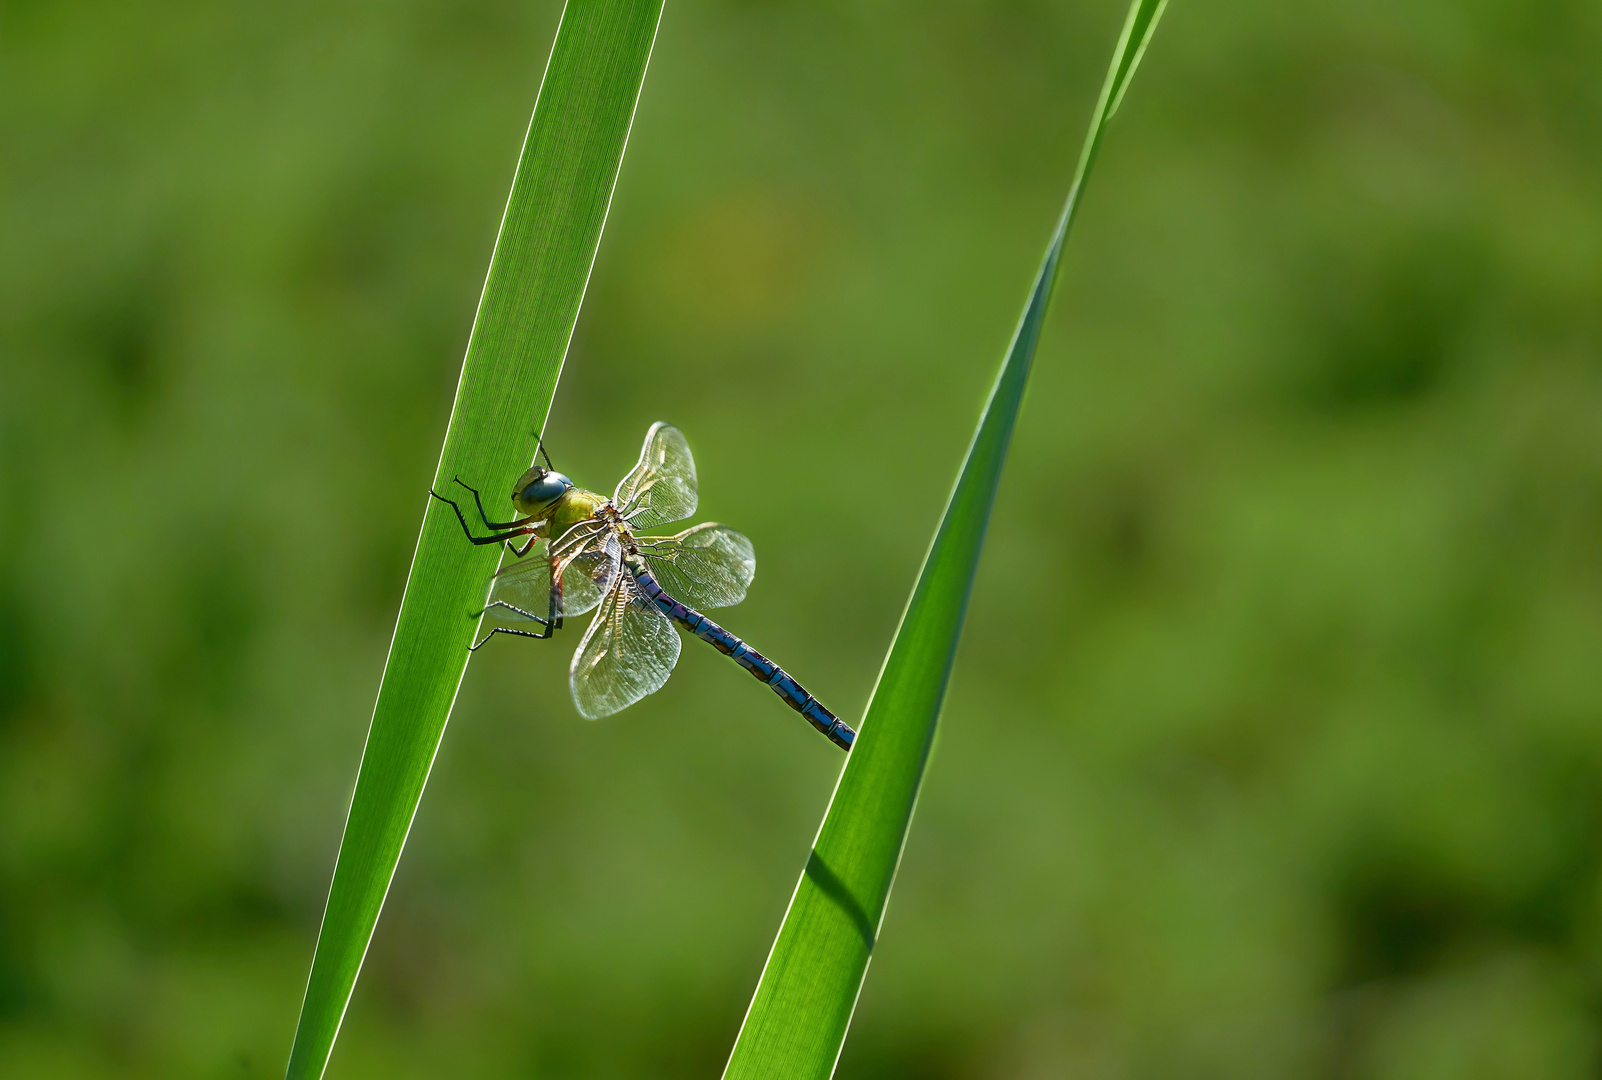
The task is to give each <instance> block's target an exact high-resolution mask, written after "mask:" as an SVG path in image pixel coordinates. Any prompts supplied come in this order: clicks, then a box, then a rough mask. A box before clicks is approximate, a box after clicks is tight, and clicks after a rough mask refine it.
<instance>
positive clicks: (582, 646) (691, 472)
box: [429, 421, 857, 750]
mask: <svg viewBox="0 0 1602 1080" xmlns="http://www.w3.org/2000/svg"><path fill="white" fill-rule="evenodd" d="M540 453H541V454H543V455H544V457H545V465H544V466H541V465H539V464H538V463H537V459H536V464H535V465H534V466H533V467H532V468H530V469H529V470H528V471H527V472H525V473H524V474H523V475H522V477H521V478H519V480H518V481H517V484H516V485H515V486H514V487H513V488H512V506H513V507H514V508H515V509H516V511H517V516H516V517H515V518H513V519H512V520H511V521H491V520H490V519H489V515H488V514H487V513H486V512H485V510H484V501H483V499H482V498H481V497H480V495H479V492H478V490H477V489H476V488H472V487H469V486H468V485H467V484H466V483H464V482H463V481H462V480H461V479H460V478H456V479H455V483H457V484H459V485H460V486H461V487H462V488H464V489H465V490H467V491H468V492H470V493H471V494H472V496H473V502H474V504H475V505H476V506H477V508H478V517H479V520H480V521H482V522H483V523H484V527H485V528H487V529H488V530H489V531H490V533H489V535H488V536H475V535H474V534H473V530H472V528H471V527H469V525H468V521H467V516H466V515H465V514H464V513H463V512H462V508H461V506H460V505H459V504H458V503H457V502H456V500H454V499H448V498H446V497H445V496H443V495H441V494H439V493H438V492H436V491H434V490H433V489H430V490H429V494H430V495H432V496H433V497H434V498H436V499H438V500H440V501H441V502H443V503H446V504H448V505H449V506H450V507H451V509H453V510H454V511H456V519H457V520H458V521H459V522H461V525H462V532H463V533H465V534H466V535H467V538H468V540H470V541H472V542H473V543H474V544H480V545H485V544H505V545H506V547H507V549H508V550H509V551H510V552H511V554H512V555H513V556H514V557H515V561H513V562H512V563H511V564H510V565H508V566H506V567H504V568H503V569H501V570H500V571H499V572H497V573H496V574H495V575H494V576H493V577H492V578H490V581H489V588H488V591H487V592H486V594H485V600H484V610H483V611H481V612H479V614H480V615H484V614H487V615H489V616H491V617H492V618H494V619H495V620H496V621H499V622H509V623H512V624H514V625H512V626H496V627H494V628H492V629H491V630H490V632H489V633H488V634H485V635H484V637H482V638H481V639H479V640H478V641H476V642H475V643H474V644H473V645H472V646H471V648H472V649H473V650H475V651H476V650H477V649H479V648H480V647H482V646H483V645H484V644H486V643H487V642H488V641H489V640H490V639H491V638H493V637H494V636H495V635H496V634H514V635H519V636H522V637H531V638H539V639H542V640H544V639H548V638H550V637H552V636H553V635H554V634H555V633H556V631H558V630H560V629H562V623H563V619H564V618H566V617H571V616H577V615H582V614H584V613H585V612H588V611H590V610H592V609H593V610H595V612H596V615H595V618H594V619H593V620H592V621H591V623H590V625H589V627H588V629H586V630H585V632H584V637H583V639H582V640H581V641H580V642H579V645H578V648H577V649H576V650H575V651H574V653H573V662H572V664H571V665H570V667H569V669H568V685H569V687H570V688H571V690H572V693H573V704H574V705H575V706H576V707H577V709H578V711H579V714H580V715H581V716H584V717H586V718H588V719H591V720H597V719H600V718H601V717H603V716H610V715H612V714H613V713H616V712H619V711H621V710H622V709H626V708H627V707H628V706H630V705H632V704H634V703H635V702H636V701H639V700H640V699H641V698H643V697H645V696H646V695H648V694H654V693H655V692H656V691H658V690H660V689H661V688H662V685H663V684H664V683H666V682H667V679H668V676H669V675H671V674H672V673H673V666H674V665H675V664H676V663H678V659H679V650H680V638H679V635H678V634H677V633H676V632H675V631H674V629H673V626H674V624H677V625H678V626H680V627H682V628H683V629H684V630H686V631H687V632H689V633H690V634H692V635H693V636H695V637H698V638H700V639H701V640H702V641H705V642H706V643H707V644H709V645H711V646H712V647H713V648H714V649H717V650H718V652H720V653H722V654H723V655H725V656H727V657H728V658H729V659H731V660H733V661H734V662H735V663H736V664H739V665H740V666H741V667H743V668H744V669H745V670H746V671H749V672H750V673H751V674H752V675H754V676H755V677H756V678H758V679H760V680H761V681H762V682H764V683H766V684H767V685H768V686H769V687H770V688H771V689H772V690H773V692H774V693H776V694H778V695H779V698H780V699H781V700H782V701H783V702H784V703H785V704H786V705H788V706H790V708H792V709H794V710H795V711H796V712H798V713H800V714H801V715H802V716H803V717H805V718H806V719H807V720H808V721H809V722H810V723H811V724H812V726H813V727H814V728H816V729H817V730H818V731H820V732H822V733H823V735H824V736H826V737H827V738H828V739H829V741H830V742H832V743H834V744H835V745H836V746H838V747H840V748H841V749H842V750H850V749H851V747H852V744H853V743H855V742H856V738H857V733H856V731H854V730H853V729H852V728H851V727H850V726H849V725H847V724H846V723H845V722H844V721H842V720H841V719H840V718H839V717H837V716H836V715H835V714H834V713H832V712H830V711H829V710H828V709H826V708H824V706H823V703H822V702H820V701H818V699H817V698H815V697H813V696H812V695H811V694H809V693H808V692H807V691H806V689H805V688H803V687H802V686H801V684H800V683H798V682H796V680H795V679H794V678H792V677H791V676H790V675H789V674H788V673H786V672H785V670H784V669H783V668H781V667H780V666H779V665H778V664H775V663H774V662H773V661H771V660H769V659H768V658H767V657H766V656H763V655H762V654H761V653H759V652H757V651H756V650H755V649H753V648H751V646H749V645H747V644H746V643H745V642H744V641H741V640H740V639H739V638H738V637H736V636H735V635H734V634H732V633H730V632H729V631H727V630H725V629H724V628H723V627H721V626H719V625H718V624H717V623H715V622H713V621H712V620H711V619H709V618H707V617H706V616H705V615H703V614H701V612H700V611H699V610H698V609H699V608H719V607H730V606H732V605H734V604H738V603H739V602H740V601H742V600H744V599H745V594H746V590H747V589H748V588H749V587H750V585H751V580H752V578H753V577H755V576H756V554H755V552H754V550H753V549H752V547H751V541H750V540H748V539H746V537H744V536H743V535H741V534H740V533H738V532H735V531H734V530H733V529H731V528H729V527H728V526H727V525H720V524H718V523H717V522H706V523H703V524H700V525H695V526H693V527H691V528H688V529H685V530H684V531H683V532H680V533H677V534H675V535H672V536H654V535H648V534H647V530H651V529H656V528H659V527H661V526H664V525H670V524H672V523H675V522H680V521H684V520H686V519H687V518H689V517H691V516H692V515H693V514H694V513H695V507H696V501H697V489H696V477H695V459H694V458H693V457H692V456H691V454H690V446H689V443H688V442H686V441H685V438H684V433H683V432H681V431H680V430H679V429H678V428H676V427H674V426H673V425H672V424H667V423H663V422H661V421H658V422H657V423H655V424H652V425H651V429H650V431H648V432H646V435H645V445H644V446H643V447H642V448H641V450H640V460H639V462H638V463H637V464H636V465H635V466H634V468H633V469H631V470H629V473H628V475H627V476H625V477H623V479H622V480H621V481H619V482H618V485H617V487H616V489H614V490H613V492H612V496H611V498H607V497H606V496H605V495H601V494H598V493H596V492H593V491H586V490H585V489H583V488H581V487H579V486H577V485H576V484H574V483H573V481H572V480H570V479H568V478H567V477H566V476H564V475H563V474H562V473H559V472H557V471H556V469H555V468H554V467H553V466H552V465H551V459H550V455H549V454H546V453H545V447H544V444H543V443H541V444H540ZM524 537H526V538H527V539H526V541H524V542H523V543H522V546H518V544H517V541H519V540H521V539H522V538H524ZM528 626H533V627H535V629H524V628H523V627H528Z"/></svg>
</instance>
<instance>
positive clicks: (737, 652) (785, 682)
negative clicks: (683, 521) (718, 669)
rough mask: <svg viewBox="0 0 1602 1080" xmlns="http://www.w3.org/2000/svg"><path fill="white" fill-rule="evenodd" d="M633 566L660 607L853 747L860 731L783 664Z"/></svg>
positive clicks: (833, 736) (827, 733) (833, 738)
mask: <svg viewBox="0 0 1602 1080" xmlns="http://www.w3.org/2000/svg"><path fill="white" fill-rule="evenodd" d="M631 569H632V570H633V572H634V578H635V580H636V581H638V582H639V585H640V592H641V593H643V594H644V595H645V598H646V599H647V600H649V601H651V603H652V604H653V605H655V606H656V609H657V610H658V611H660V612H661V613H662V614H664V615H666V616H667V617H668V618H670V619H672V620H673V621H674V622H676V623H678V624H679V625H680V626H682V627H684V629H686V630H688V631H689V632H690V633H692V634H694V635H695V636H696V637H698V638H700V639H701V640H702V641H704V642H706V643H707V644H709V645H711V646H712V647H713V648H714V649H716V650H717V651H718V652H720V653H722V654H723V655H724V656H727V657H728V658H729V659H731V660H733V661H734V662H735V663H736V664H739V665H740V666H741V667H743V668H745V670H747V671H749V672H750V673H751V674H752V675H753V676H755V677H756V678H758V679H760V680H762V681H763V682H765V683H767V684H768V686H769V687H771V688H772V690H773V692H774V693H775V694H778V695H779V697H780V698H782V699H783V701H784V703H785V704H786V705H788V706H790V708H792V709H794V710H795V711H796V712H798V713H800V714H801V715H802V716H804V717H806V718H807V720H808V722H810V723H811V724H812V726H813V727H815V728H817V729H818V730H819V731H820V732H822V733H823V734H824V735H825V736H827V737H828V739H829V741H830V742H832V743H834V744H835V745H836V746H838V747H840V748H841V749H842V750H850V749H851V745H852V744H853V743H854V742H856V740H857V733H856V732H855V731H854V730H853V729H852V728H851V727H850V725H848V724H846V723H845V721H843V720H841V719H840V718H839V717H838V716H835V715H834V713H832V712H830V711H829V710H828V709H826V708H824V707H823V703H822V702H820V701H819V700H818V699H817V698H815V697H813V696H812V695H811V694H809V693H807V691H806V688H805V687H803V686H802V685H801V684H800V683H798V682H796V681H795V679H793V678H792V677H791V676H790V675H789V674H788V673H786V672H785V670H784V669H783V668H781V667H780V666H779V665H778V664H775V663H774V662H773V661H772V660H769V659H768V658H767V657H766V656H763V655H762V654H761V653H759V652H757V651H756V650H755V649H753V648H751V646H749V645H747V644H746V643H745V642H743V641H741V640H740V639H739V638H737V637H735V636H734V635H733V634H731V633H729V632H728V631H727V630H725V629H723V627H721V626H719V625H718V624H717V623H715V622H713V621H712V620H711V619H709V618H707V617H706V616H705V615H702V614H701V613H700V612H699V611H696V610H695V609H694V608H692V607H690V606H688V605H687V604H682V603H680V602H679V601H677V600H675V599H673V597H671V596H669V595H668V594H667V593H666V592H663V591H662V586H661V585H658V584H657V581H656V579H655V578H654V577H652V576H651V572H650V571H649V570H647V569H646V568H645V567H644V566H643V565H640V563H633V564H632V565H631Z"/></svg>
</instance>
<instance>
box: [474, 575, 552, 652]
mask: <svg viewBox="0 0 1602 1080" xmlns="http://www.w3.org/2000/svg"><path fill="white" fill-rule="evenodd" d="M550 595H551V607H550V610H549V611H548V612H547V613H546V615H545V617H544V618H541V617H540V616H538V615H536V614H534V613H533V612H532V611H524V610H523V609H522V608H520V607H518V606H517V605H516V604H509V603H507V602H506V601H505V600H492V601H490V602H489V603H488V604H486V605H485V606H484V608H483V610H481V611H477V612H474V613H473V614H472V615H470V616H468V618H471V619H477V618H480V617H482V616H483V615H484V614H485V613H487V612H488V611H490V609H492V608H498V607H502V608H505V609H506V610H507V611H515V612H517V613H518V614H519V615H521V616H522V617H523V618H525V619H528V620H530V621H532V622H537V623H539V624H540V625H541V626H543V627H544V628H545V632H544V633H543V634H542V633H539V632H538V631H535V630H516V629H513V628H512V627H510V626H496V627H493V628H491V630H490V632H489V633H487V634H485V635H484V636H483V637H481V638H479V639H478V641H476V642H474V643H473V644H472V645H469V646H468V647H467V651H468V652H477V651H478V650H479V648H480V647H481V646H482V645H483V644H484V643H485V642H487V641H489V639H490V638H492V637H494V636H495V635H496V634H516V635H517V636H518V637H529V638H533V639H534V640H535V641H548V640H550V638H552V637H554V636H555V634H556V632H557V631H558V630H560V629H562V584H561V580H560V579H558V580H557V581H555V582H553V583H552V584H551V594H550Z"/></svg>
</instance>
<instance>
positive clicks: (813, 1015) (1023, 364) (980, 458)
mask: <svg viewBox="0 0 1602 1080" xmlns="http://www.w3.org/2000/svg"><path fill="white" fill-rule="evenodd" d="M1164 3H1165V0H1134V2H1133V3H1132V4H1131V5H1130V10H1129V17H1128V18H1127V20H1126V21H1125V24H1124V30H1123V34H1122V36H1121V38H1120V40H1119V43H1118V47H1117V49H1116V50H1115V52H1114V56H1113V61H1112V64H1111V66H1110V67H1109V69H1108V72H1107V79H1106V81H1105V83H1104V84H1103V86H1102V92H1101V97H1100V100H1099V101H1098V102H1097V106H1096V111H1095V114H1094V117H1093V119H1092V121H1091V124H1090V130H1089V132H1088V133H1087V135H1086V137H1085V143H1084V150H1083V152H1082V153H1081V155H1080V159H1079V167H1078V170H1077V172H1076V174H1075V176H1074V180H1073V185H1072V187H1071V188H1070V189H1069V193H1068V198H1067V202H1066V203H1065V205H1064V206H1063V210H1062V214H1061V216H1060V217H1059V218H1058V220H1057V225H1056V228H1055V229H1054V230H1053V232H1052V237H1051V241H1050V243H1049V245H1048V246H1047V249H1046V254H1045V258H1044V259H1043V260H1042V262H1041V266H1040V271H1039V274H1038V275H1037V276H1036V278H1035V283H1034V286H1033V288H1032V289H1031V290H1030V294H1029V299H1028V302H1027V303H1026V305H1025V307H1024V311H1023V316H1022V318H1021V319H1020V320H1019V322H1018V327H1017V330H1016V331H1015V333H1014V335H1013V339H1012V342H1011V344H1010V345H1009V347H1008V349H1007V353H1006V356H1005V358H1004V359H1003V361H1002V365H1001V371H1000V373H999V375H998V376H997V378H996V382H995V385H994V387H993V389H992V390H991V394H990V399H989V401H988V403H987V404H986V405H985V409H984V413H983V415H982V417H981V419H980V422H979V428H978V431H977V432H976V433H975V435H974V438H973V442H972V443H971V444H970V446H969V448H968V454H967V458H966V460H965V461H964V462H963V466H962V470H961V472H960V473H959V474H958V478H957V483H956V487H955V488H954V489H953V491H952V494H951V498H950V501H949V502H948V503H947V506H946V512H945V515H944V517H943V518H942V519H941V522H940V527H939V529H938V531H937V532H936V533H935V538H934V542H933V544H932V545H931V546H930V548H929V553H928V555H927V557H926V558H925V560H924V565H923V570H922V572H921V573H920V574H919V576H918V583H917V585H916V586H915V587H914V589H913V593H912V598H911V600H910V601H909V602H908V604H907V610H906V613H905V614H904V615H903V616H902V620H901V626H900V628H899V629H898V630H897V631H896V637H895V641H894V642H893V643H892V645H891V647H890V653H889V655H888V656H887V657H886V659H885V664H884V669H883V671H882V672H881V673H880V676H879V682H878V685H877V686H876V687H875V688H874V692H873V697H872V699H871V700H870V701H869V703H868V709H867V714H866V716H865V717H864V719H863V722H862V730H861V735H860V737H859V738H858V740H857V743H856V746H855V748H854V749H853V750H852V751H851V756H850V758H849V759H847V762H846V765H845V768H844V770H843V771H842V773H841V775H840V781H839V784H838V785H837V786H836V788H835V793H834V797H833V799H832V800H831V802H830V805H829V809H828V811H827V812H826V814H825V815H824V819H823V825H822V827H821V828H820V829H819V832H818V838H817V840H816V841H815V842H814V843H813V846H812V852H811V855H810V856H809V857H808V859H807V865H806V868H805V870H804V871H803V872H802V875H801V880H800V881H799V882H798V883H797V885H796V891H795V894H794V896H793V897H792V898H791V900H790V907H789V910H788V911H787V912H786V913H785V917H784V922H783V924H782V925H781V926H780V928H779V935H778V938H777V939H776V940H775V941H774V944H773V950H772V952H771V953H770V954H769V956H768V962H767V965H766V967H765V968H764V969H763V972H762V978H761V981H760V982H759V983H758V985H757V991H756V995H755V996H754V997H753V999H752V1001H751V1007H750V1009H749V1011H748V1012H747V1013H746V1018H745V1023H744V1025H743V1026H742V1027H741V1029H740V1034H739V1036H738V1038H737V1039H736V1041H735V1044H734V1050H733V1053H732V1054H731V1056H730V1058H729V1064H728V1067H727V1068H726V1069H725V1071H724V1077H725V1078H726V1080H758V1078H763V1080H765V1078H770V1077H771V1078H780V1077H783V1078H786V1080H797V1078H806V1077H814V1078H825V1077H828V1076H830V1075H831V1074H832V1073H833V1072H834V1067H835V1063H836V1061H837V1060H838V1058H839V1054H840V1050H841V1048H842V1046H843V1045H844V1043H845V1036H846V1030H847V1028H848V1027H849V1026H850V1022H851V1013H852V1010H853V1009H854V1008H855V1007H856V1000H857V995H858V994H859V993H860V991H861V988H862V983H863V980H864V978H865V977H866V975H867V969H868V961H869V960H870V959H871V958H872V955H873V947H874V944H875V942H876V940H877V937H878V933H879V927H880V924H881V922H882V921H883V918H884V911H885V906H886V904H887V902H888V900H889V897H890V889H891V886H892V884H893V883H894V881H895V872H896V867H897V865H898V864H899V862H900V859H901V852H902V850H903V847H904V846H905V843H906V836H907V830H908V828H909V826H910V825H911V823H912V814H913V810H914V808H915V806H916V803H917V798H918V790H919V786H920V785H921V783H922V780H923V773H924V766H925V764H926V762H927V761H928V757H929V749H930V747H931V746H932V745H933V743H934V735H935V729H936V725H937V723H938V720H939V716H940V708H941V704H942V703H943V701H944V700H945V693H946V686H947V684H948V682H949V681H950V677H951V666H952V662H953V660H954V658H955V656H956V649H957V642H958V639H959V637H960V635H961V632H962V624H963V620H964V618H965V617H966V614H967V608H968V599H969V595H970V593H971V591H972V588H973V580H974V573H975V571H976V570H977V568H978V563H979V555H980V552H981V550H982V548H983V546H984V539H985V532H986V529H987V527H988V525H989V521H990V511H991V507H992V505H993V504H994V501H995V494H996V488H997V485H998V483H999V482H1000V478H1001V470H1002V466H1003V465H1004V464H1005V463H1006V458H1007V449H1008V446H1009V444H1010V443H1011V440H1012V430H1013V425H1014V423H1015V421H1016V419H1017V416H1018V409H1019V406H1020V404H1021V403H1022V401H1023V394H1024V389H1025V387H1026V386H1027V384H1028V379H1029V369H1030V364H1031V362H1032V360H1033V358H1034V352H1035V345H1036V343H1037V342H1038V341H1039V338H1040V331H1041V327H1042V325H1043V323H1044V320H1045V315H1046V310H1047V307H1048V306H1049V303H1050V300H1051V294H1052V290H1053V288H1054V287H1055V285H1056V280H1057V267H1058V263H1059V260H1060V258H1061V255H1062V247H1063V242H1064V241H1065V240H1066V238H1067V235H1068V229H1069V227H1070V226H1071V225H1072V223H1073V219H1074V217H1075V215H1076V214H1077V212H1078V208H1079V201H1080V195H1081V193H1082V191H1083V190H1084V184H1085V180H1086V178H1087V177H1088V176H1089V174H1090V170H1091V168H1092V167H1093V166H1094V164H1095V160H1096V155H1097V152H1098V150H1099V147H1100V144H1101V137H1102V133H1103V130H1104V129H1105V127H1106V124H1107V120H1108V118H1109V117H1110V116H1111V114H1112V110H1113V108H1115V107H1116V105H1117V103H1118V102H1119V101H1120V100H1121V98H1122V96H1123V92H1124V90H1125V89H1126V88H1127V86H1128V82H1129V77H1130V75H1131V74H1132V73H1133V71H1134V68H1135V65H1136V64H1137V63H1138V61H1139V60H1140V57H1141V55H1142V53H1143V52H1144V51H1145V47H1146V43H1147V42H1148V41H1149V40H1150V38H1151V34H1152V31H1153V30H1154V29H1155V28H1156V24H1157V18H1158V16H1159V15H1160V14H1161V13H1162V8H1163V5H1164Z"/></svg>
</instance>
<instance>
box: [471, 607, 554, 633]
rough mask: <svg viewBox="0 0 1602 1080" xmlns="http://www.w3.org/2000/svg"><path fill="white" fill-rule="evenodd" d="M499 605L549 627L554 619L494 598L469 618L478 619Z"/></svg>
mask: <svg viewBox="0 0 1602 1080" xmlns="http://www.w3.org/2000/svg"><path fill="white" fill-rule="evenodd" d="M498 607H503V608H505V609H506V610H507V611H515V612H517V614H519V615H521V616H522V617H523V618H525V619H527V620H529V621H530V622H537V623H539V624H540V625H541V626H546V627H549V626H550V625H551V622H552V620H550V619H548V618H546V617H544V616H543V615H536V614H534V613H533V612H532V611H524V610H523V609H522V608H520V607H518V606H517V605H516V604H508V603H507V602H506V601H505V600H492V601H490V603H489V604H487V605H485V607H484V610H483V611H475V612H473V613H472V614H471V615H469V616H468V618H469V619H477V618H479V617H481V616H482V615H484V614H485V613H486V612H488V611H489V610H490V608H498ZM534 636H535V637H539V638H548V637H550V636H551V635H550V634H548V633H546V634H539V633H536V634H535V635H534Z"/></svg>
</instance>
